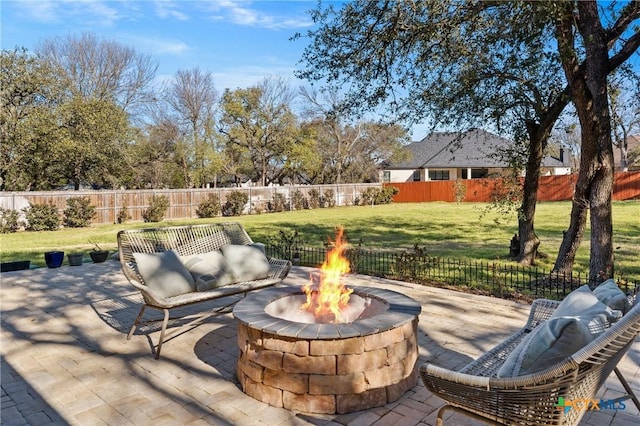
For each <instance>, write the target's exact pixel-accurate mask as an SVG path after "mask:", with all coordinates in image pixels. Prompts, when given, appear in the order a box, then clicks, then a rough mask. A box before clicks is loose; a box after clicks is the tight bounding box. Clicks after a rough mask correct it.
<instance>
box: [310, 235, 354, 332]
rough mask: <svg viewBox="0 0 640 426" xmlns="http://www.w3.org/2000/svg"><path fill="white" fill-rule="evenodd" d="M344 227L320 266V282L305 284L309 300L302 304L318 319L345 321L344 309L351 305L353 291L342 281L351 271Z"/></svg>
mask: <svg viewBox="0 0 640 426" xmlns="http://www.w3.org/2000/svg"><path fill="white" fill-rule="evenodd" d="M342 236H343V229H342V228H339V229H338V232H337V234H336V240H335V242H334V244H333V245H334V247H333V249H331V250H330V251H329V253H327V259H326V260H325V261H324V263H323V264H322V266H320V282H319V283H318V285H317V286H313V285H312V283H311V282H310V283H309V284H307V285H306V286H304V292H305V293H306V295H307V302H306V303H305V304H303V305H302V306H300V309H304V310H306V311H308V312H313V313H314V315H315V317H316V318H318V319H327V318H329V320H330V318H333V322H336V323H337V322H344V320H343V317H342V309H344V308H346V307H347V306H348V305H349V295H350V294H351V293H352V292H353V290H352V289H348V288H347V287H346V286H345V285H344V284H342V283H341V282H340V278H341V276H342V274H346V273H348V272H349V270H350V268H349V261H348V260H347V258H346V257H345V256H344V252H345V250H346V248H347V244H346V243H345V242H344V241H343V240H342Z"/></svg>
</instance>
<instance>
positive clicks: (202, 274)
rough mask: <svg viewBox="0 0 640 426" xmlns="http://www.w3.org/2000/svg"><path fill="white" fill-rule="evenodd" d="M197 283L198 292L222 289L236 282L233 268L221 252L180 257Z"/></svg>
mask: <svg viewBox="0 0 640 426" xmlns="http://www.w3.org/2000/svg"><path fill="white" fill-rule="evenodd" d="M180 260H181V261H182V263H184V265H185V266H186V268H187V269H188V270H189V272H190V273H191V275H192V276H193V279H194V280H195V282H196V289H197V290H198V291H206V290H210V289H212V288H217V287H222V286H224V285H227V284H230V283H232V282H233V281H234V279H233V275H232V272H231V268H230V267H229V264H228V263H227V261H226V259H225V258H224V256H223V255H222V253H221V252H219V251H211V252H208V253H202V254H192V255H190V256H180Z"/></svg>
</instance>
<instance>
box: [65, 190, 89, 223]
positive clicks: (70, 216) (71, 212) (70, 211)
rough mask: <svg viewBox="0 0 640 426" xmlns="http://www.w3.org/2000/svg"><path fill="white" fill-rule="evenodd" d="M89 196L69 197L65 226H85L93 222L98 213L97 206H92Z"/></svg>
mask: <svg viewBox="0 0 640 426" xmlns="http://www.w3.org/2000/svg"><path fill="white" fill-rule="evenodd" d="M90 203H91V200H90V199H89V197H71V198H69V199H67V207H66V208H65V209H64V212H63V213H64V226H66V227H68V228H83V227H85V226H89V225H90V224H91V219H93V217H94V216H95V215H96V208H95V207H94V206H92V205H91V204H90Z"/></svg>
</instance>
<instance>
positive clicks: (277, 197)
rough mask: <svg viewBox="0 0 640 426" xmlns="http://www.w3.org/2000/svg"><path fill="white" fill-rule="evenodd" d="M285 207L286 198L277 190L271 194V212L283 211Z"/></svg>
mask: <svg viewBox="0 0 640 426" xmlns="http://www.w3.org/2000/svg"><path fill="white" fill-rule="evenodd" d="M286 209H287V198H286V197H285V196H284V195H283V194H280V193H278V192H276V193H275V194H273V198H271V209H270V210H271V211H272V212H283V211H285V210H286Z"/></svg>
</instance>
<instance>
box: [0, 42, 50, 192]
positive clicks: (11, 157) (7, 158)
mask: <svg viewBox="0 0 640 426" xmlns="http://www.w3.org/2000/svg"><path fill="white" fill-rule="evenodd" d="M58 90H59V87H58V85H57V84H56V78H55V74H54V73H53V71H52V69H51V68H50V67H48V66H47V64H46V63H44V62H43V61H41V60H40V59H39V58H38V57H37V56H34V55H31V54H29V52H28V51H27V50H26V49H15V50H13V51H9V50H3V51H2V54H1V55H0V102H1V108H0V190H7V189H8V190H14V191H20V190H29V189H36V188H37V189H44V188H47V187H48V186H49V185H48V183H47V182H46V177H45V176H44V163H45V162H46V161H45V160H46V158H47V157H48V156H50V151H49V147H50V145H51V144H52V143H53V142H55V137H54V136H52V137H51V138H49V137H48V136H47V135H48V134H50V132H55V130H56V126H55V119H54V117H53V116H52V115H51V111H52V109H53V108H54V107H55V105H56V103H57V100H58V95H59V91H58ZM51 178H52V179H55V177H54V176H51Z"/></svg>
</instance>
